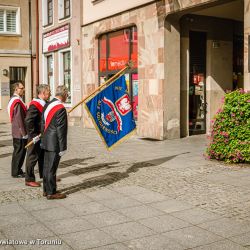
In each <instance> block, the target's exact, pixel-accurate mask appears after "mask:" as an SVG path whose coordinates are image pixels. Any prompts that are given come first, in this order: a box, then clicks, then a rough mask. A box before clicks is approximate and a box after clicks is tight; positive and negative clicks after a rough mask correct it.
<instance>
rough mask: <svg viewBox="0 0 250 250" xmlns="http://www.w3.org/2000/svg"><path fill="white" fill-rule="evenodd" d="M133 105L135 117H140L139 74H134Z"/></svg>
mask: <svg viewBox="0 0 250 250" xmlns="http://www.w3.org/2000/svg"><path fill="white" fill-rule="evenodd" d="M132 94H133V96H132V106H133V113H134V119H135V120H137V118H138V74H132Z"/></svg>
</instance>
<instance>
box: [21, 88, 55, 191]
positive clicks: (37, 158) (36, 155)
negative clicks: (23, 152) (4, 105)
mask: <svg viewBox="0 0 250 250" xmlns="http://www.w3.org/2000/svg"><path fill="white" fill-rule="evenodd" d="M37 97H38V98H34V99H33V100H32V101H31V102H30V104H29V109H28V111H27V115H26V118H25V125H26V130H27V132H28V141H32V140H33V144H32V145H31V146H30V147H28V149H27V156H26V171H25V172H26V174H25V185H26V186H30V187H40V186H41V184H40V183H39V182H36V179H35V174H34V168H35V165H36V163H37V162H38V169H39V175H40V178H43V163H44V150H42V149H41V147H40V143H39V141H40V138H39V134H40V133H41V117H42V111H43V107H44V105H45V104H46V101H47V100H48V99H49V97H50V87H49V85H47V84H40V85H39V86H38V88H37Z"/></svg>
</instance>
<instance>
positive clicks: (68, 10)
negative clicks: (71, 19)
mask: <svg viewBox="0 0 250 250" xmlns="http://www.w3.org/2000/svg"><path fill="white" fill-rule="evenodd" d="M65 16H70V9H69V8H67V9H65Z"/></svg>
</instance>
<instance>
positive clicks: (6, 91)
mask: <svg viewBox="0 0 250 250" xmlns="http://www.w3.org/2000/svg"><path fill="white" fill-rule="evenodd" d="M1 95H2V96H10V84H9V83H8V82H2V83H1Z"/></svg>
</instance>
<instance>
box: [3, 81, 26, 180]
mask: <svg viewBox="0 0 250 250" xmlns="http://www.w3.org/2000/svg"><path fill="white" fill-rule="evenodd" d="M24 93H25V89H24V85H23V83H22V82H17V83H15V84H14V94H13V96H12V97H11V98H10V101H9V104H8V107H7V109H8V113H9V117H10V121H11V131H12V137H13V147H14V151H13V154H12V162H11V175H12V177H15V178H23V177H25V173H24V172H23V170H22V166H23V162H24V159H25V154H26V149H25V145H26V143H27V138H28V135H27V132H26V129H25V124H24V119H25V116H26V112H27V108H26V105H25V104H24V102H23V100H22V97H23V96H24Z"/></svg>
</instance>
